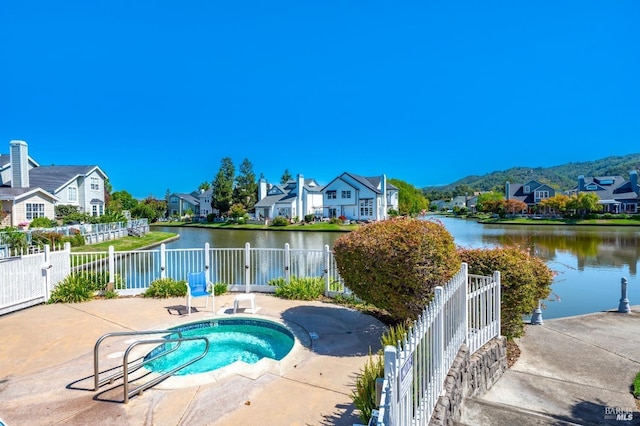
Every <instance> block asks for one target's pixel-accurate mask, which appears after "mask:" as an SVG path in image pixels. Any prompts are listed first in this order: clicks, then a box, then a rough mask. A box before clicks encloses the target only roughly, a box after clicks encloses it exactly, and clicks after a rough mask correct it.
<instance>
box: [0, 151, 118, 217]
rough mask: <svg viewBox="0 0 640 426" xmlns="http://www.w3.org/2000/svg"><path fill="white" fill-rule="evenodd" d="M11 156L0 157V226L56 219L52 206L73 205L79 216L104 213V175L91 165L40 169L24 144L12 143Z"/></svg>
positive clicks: (105, 177) (42, 167)
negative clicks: (0, 203)
mask: <svg viewBox="0 0 640 426" xmlns="http://www.w3.org/2000/svg"><path fill="white" fill-rule="evenodd" d="M10 150H11V152H10V154H9V155H4V154H3V155H0V200H1V201H2V209H3V216H4V220H3V225H5V226H18V225H19V224H21V223H25V222H27V223H28V222H30V221H32V220H33V219H35V218H37V217H47V218H49V219H54V218H55V211H54V208H55V205H72V206H76V207H77V208H78V211H79V212H80V213H86V214H89V215H92V216H102V215H103V214H104V213H105V186H104V183H105V181H106V180H107V179H108V178H107V175H106V174H105V173H104V172H103V171H102V170H101V169H100V167H98V166H96V165H93V166H40V165H39V164H38V163H36V162H35V161H34V160H33V159H31V158H30V157H29V154H28V148H27V143H26V142H24V141H19V140H13V141H11V142H10ZM7 160H8V162H7Z"/></svg>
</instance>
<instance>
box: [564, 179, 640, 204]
mask: <svg viewBox="0 0 640 426" xmlns="http://www.w3.org/2000/svg"><path fill="white" fill-rule="evenodd" d="M588 187H589V188H593V189H587V188H588ZM576 189H577V190H579V191H581V192H593V193H595V194H596V195H598V197H599V198H600V200H602V201H605V200H608V201H609V202H612V201H613V200H615V201H624V200H635V199H638V196H639V195H640V194H637V193H636V192H634V191H633V189H632V188H631V181H627V180H625V179H624V178H623V177H622V176H597V177H585V178H584V189H580V188H576Z"/></svg>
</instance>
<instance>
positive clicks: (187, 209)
mask: <svg viewBox="0 0 640 426" xmlns="http://www.w3.org/2000/svg"><path fill="white" fill-rule="evenodd" d="M167 211H168V212H169V216H177V217H178V218H180V219H182V218H183V217H185V216H190V217H194V216H196V217H198V216H199V215H200V193H199V192H198V191H194V192H193V193H191V194H185V193H181V192H175V193H173V194H171V195H169V203H168V205H167ZM187 213H189V214H187Z"/></svg>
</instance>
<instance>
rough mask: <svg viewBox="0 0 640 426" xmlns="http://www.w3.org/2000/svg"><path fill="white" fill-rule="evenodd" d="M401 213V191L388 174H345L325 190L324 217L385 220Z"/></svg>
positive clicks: (330, 183) (323, 197) (323, 196)
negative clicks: (399, 204)
mask: <svg viewBox="0 0 640 426" xmlns="http://www.w3.org/2000/svg"><path fill="white" fill-rule="evenodd" d="M390 209H393V210H398V188H396V187H395V186H393V185H392V184H390V183H388V182H387V177H386V176H385V175H381V176H374V177H364V176H360V175H356V174H353V173H347V172H344V173H342V174H341V175H340V176H338V177H337V178H335V179H334V180H332V181H331V182H329V184H327V185H326V186H325V187H324V188H323V189H322V211H323V217H330V218H333V217H340V216H344V217H346V218H347V219H349V220H383V219H386V218H387V217H388V215H389V210H390Z"/></svg>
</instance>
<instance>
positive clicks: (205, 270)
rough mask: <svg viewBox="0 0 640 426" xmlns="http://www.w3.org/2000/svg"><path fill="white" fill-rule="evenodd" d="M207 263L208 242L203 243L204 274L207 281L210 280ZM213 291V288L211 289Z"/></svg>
mask: <svg viewBox="0 0 640 426" xmlns="http://www.w3.org/2000/svg"><path fill="white" fill-rule="evenodd" d="M210 266H211V265H209V243H204V274H205V277H206V278H207V281H211V271H210V270H209V269H210ZM211 291H213V290H211Z"/></svg>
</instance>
